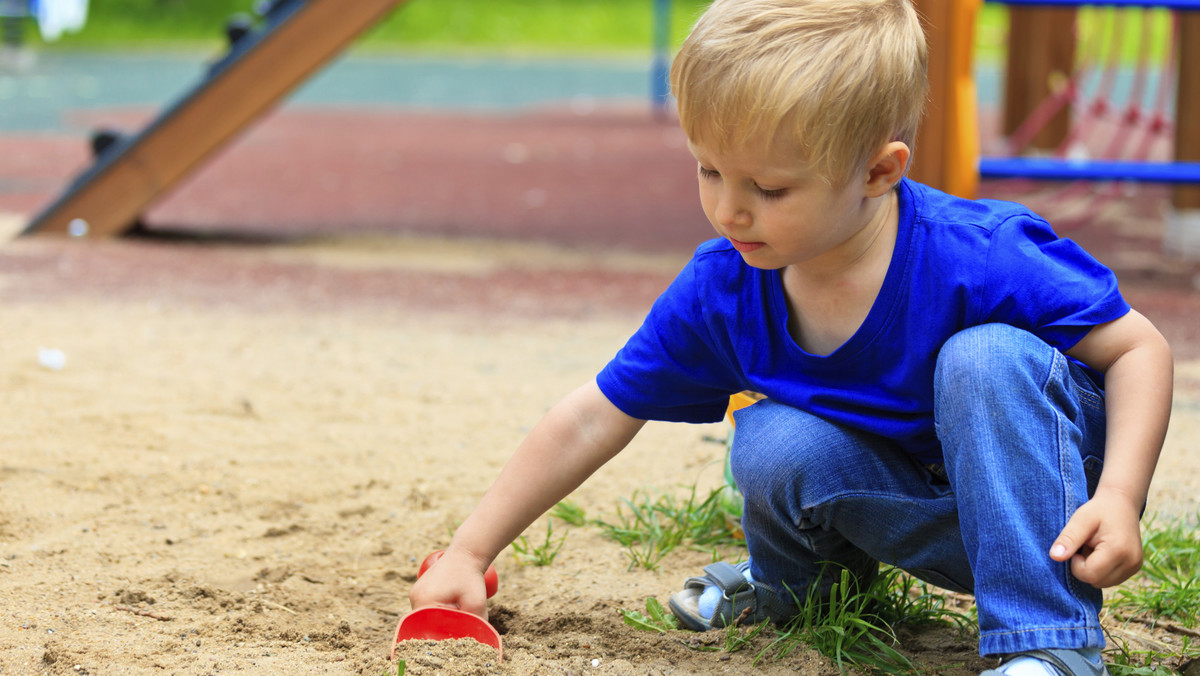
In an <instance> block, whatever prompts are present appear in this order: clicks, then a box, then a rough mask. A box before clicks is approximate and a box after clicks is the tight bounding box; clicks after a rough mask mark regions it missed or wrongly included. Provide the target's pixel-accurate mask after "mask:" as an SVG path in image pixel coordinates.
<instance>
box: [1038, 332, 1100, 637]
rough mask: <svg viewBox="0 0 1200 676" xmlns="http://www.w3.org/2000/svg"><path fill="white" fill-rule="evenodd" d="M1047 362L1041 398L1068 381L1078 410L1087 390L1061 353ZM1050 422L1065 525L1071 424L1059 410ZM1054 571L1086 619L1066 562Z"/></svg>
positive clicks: (1068, 509)
mask: <svg viewBox="0 0 1200 676" xmlns="http://www.w3.org/2000/svg"><path fill="white" fill-rule="evenodd" d="M1050 361H1051V368H1050V377H1049V378H1048V379H1047V380H1046V383H1045V384H1044V386H1043V388H1042V394H1043V396H1045V395H1046V393H1047V390H1048V389H1049V388H1050V386H1051V385H1052V384H1053V383H1055V382H1059V383H1062V384H1063V385H1064V386H1066V382H1064V381H1066V380H1070V384H1071V387H1067V388H1066V389H1068V390H1073V392H1072V391H1069V392H1068V394H1075V395H1077V396H1075V397H1074V398H1075V400H1076V401H1077V402H1079V404H1080V406H1081V407H1082V406H1084V405H1085V404H1084V401H1083V395H1084V394H1091V393H1090V392H1088V391H1087V390H1085V389H1084V388H1082V387H1079V386H1078V385H1077V384H1076V383H1075V382H1074V378H1073V377H1072V376H1071V371H1070V368H1069V366H1068V362H1067V358H1066V356H1065V355H1063V354H1062V353H1061V352H1059V351H1057V350H1055V351H1054V354H1053V356H1052V357H1051V360H1050ZM1081 417H1082V413H1081ZM1054 421H1055V426H1056V427H1057V434H1056V435H1055V436H1056V438H1057V440H1058V448H1056V449H1055V455H1056V457H1057V460H1058V472H1059V476H1061V477H1062V490H1063V492H1062V505H1063V512H1062V514H1061V516H1062V519H1063V521H1062V522H1063V524H1064V525H1065V524H1066V523H1067V522H1068V521H1070V519H1071V516H1072V515H1073V511H1072V510H1071V507H1070V505H1071V502H1072V500H1073V497H1072V496H1073V495H1074V494H1075V490H1074V484H1073V483H1072V481H1071V477H1072V474H1071V472H1070V468H1069V467H1067V466H1066V463H1065V458H1066V456H1067V451H1068V448H1069V444H1068V441H1069V436H1070V435H1069V431H1068V425H1070V424H1071V422H1070V421H1069V420H1067V419H1066V416H1065V415H1064V414H1063V412H1062V411H1060V410H1056V411H1055V412H1054ZM1081 460H1082V459H1081ZM1085 481H1086V478H1085ZM1086 491H1087V485H1086V483H1085V484H1084V492H1085V493H1086ZM1055 568H1057V569H1058V571H1059V574H1060V575H1062V576H1063V578H1064V579H1065V581H1066V583H1067V589H1068V590H1069V591H1070V594H1071V599H1072V600H1073V601H1074V606H1075V612H1076V613H1079V614H1081V615H1082V616H1084V617H1086V616H1087V614H1088V608H1087V604H1086V603H1085V602H1084V601H1083V599H1082V598H1081V597H1082V594H1081V592H1080V589H1079V586H1078V582H1079V581H1078V580H1077V579H1076V578H1075V576H1074V575H1073V574H1072V573H1071V567H1070V561H1069V560H1068V561H1061V562H1059V563H1058V565H1057V566H1055Z"/></svg>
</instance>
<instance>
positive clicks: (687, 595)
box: [668, 561, 800, 631]
mask: <svg viewBox="0 0 1200 676" xmlns="http://www.w3.org/2000/svg"><path fill="white" fill-rule="evenodd" d="M749 567H750V562H749V561H743V562H742V563H739V564H737V565H736V566H733V565H730V564H728V563H725V562H721V563H713V564H710V565H707V566H705V567H704V577H690V578H688V579H687V581H686V582H684V583H683V591H680V592H676V593H675V594H674V595H672V596H671V600H670V602H669V603H668V605H669V606H670V608H671V612H672V613H673V614H674V615H675V617H677V618H679V623H680V624H682V625H683V626H684V627H686V628H688V629H691V630H692V631H708V630H709V629H718V628H720V627H727V626H729V625H731V624H757V623H758V622H762V621H763V620H771V621H772V622H785V621H787V620H790V619H791V618H793V617H795V616H796V615H798V614H799V613H800V607H799V604H798V603H797V602H796V601H794V600H792V599H790V598H789V599H788V600H784V599H783V598H782V597H780V596H779V594H777V593H775V591H774V590H772V589H771V588H770V587H767V586H766V585H764V584H761V583H758V582H747V581H746V578H745V577H744V576H743V575H742V573H743V571H745V570H746V569H747V568H749ZM713 586H716V587H717V588H719V589H720V590H721V600H720V601H718V602H717V607H716V609H715V610H714V611H713V615H712V617H711V618H705V617H703V616H701V615H700V595H701V594H703V593H704V590H705V589H708V588H709V587H713Z"/></svg>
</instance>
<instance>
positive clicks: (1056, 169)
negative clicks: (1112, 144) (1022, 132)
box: [979, 157, 1200, 183]
mask: <svg viewBox="0 0 1200 676" xmlns="http://www.w3.org/2000/svg"><path fill="white" fill-rule="evenodd" d="M979 175H980V177H982V178H1028V179H1033V180H1041V181H1137V182H1140V183H1200V162H1124V161H1117V160H1057V159H1046V158H1032V157H982V158H980V159H979Z"/></svg>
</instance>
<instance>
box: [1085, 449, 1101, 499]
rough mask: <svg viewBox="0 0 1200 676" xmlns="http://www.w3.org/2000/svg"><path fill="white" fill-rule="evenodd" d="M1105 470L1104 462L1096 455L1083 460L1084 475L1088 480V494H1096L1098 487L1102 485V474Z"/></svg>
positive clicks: (1089, 495) (1090, 495)
mask: <svg viewBox="0 0 1200 676" xmlns="http://www.w3.org/2000/svg"><path fill="white" fill-rule="evenodd" d="M1103 470H1104V461H1103V460H1101V459H1100V458H1097V457H1096V456H1094V455H1089V456H1085V457H1084V458H1083V475H1084V476H1085V477H1086V478H1087V494H1088V497H1089V498H1090V497H1092V496H1093V495H1095V494H1096V486H1098V485H1099V484H1100V472H1101V471H1103Z"/></svg>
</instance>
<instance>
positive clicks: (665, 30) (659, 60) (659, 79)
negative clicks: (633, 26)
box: [650, 0, 671, 113]
mask: <svg viewBox="0 0 1200 676" xmlns="http://www.w3.org/2000/svg"><path fill="white" fill-rule="evenodd" d="M670 49H671V0H654V60H653V62H651V64H650V104H651V105H652V106H653V107H654V109H655V110H657V111H658V112H659V113H662V112H664V111H665V110H666V108H667V102H668V101H669V100H670V96H671V87H670V83H669V82H668V80H669V79H670V73H671V55H670Z"/></svg>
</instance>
